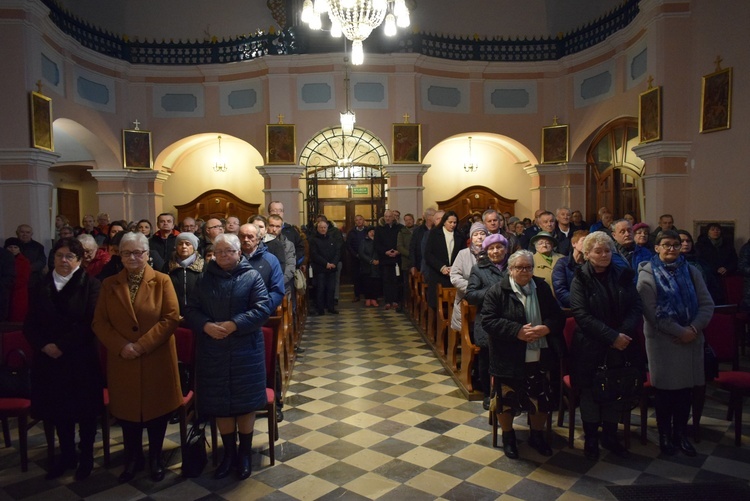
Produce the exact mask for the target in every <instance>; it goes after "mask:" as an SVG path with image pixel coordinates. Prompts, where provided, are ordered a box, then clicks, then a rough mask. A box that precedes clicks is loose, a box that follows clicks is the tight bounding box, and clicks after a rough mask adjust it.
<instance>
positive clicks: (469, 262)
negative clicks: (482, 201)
mask: <svg viewBox="0 0 750 501" xmlns="http://www.w3.org/2000/svg"><path fill="white" fill-rule="evenodd" d="M487 233H488V231H487V227H486V226H485V225H484V224H483V223H482V222H481V221H480V222H478V223H474V224H472V225H471V228H470V229H469V246H468V247H467V248H465V249H461V250H460V251H459V252H458V255H457V256H456V260H455V261H453V266H451V274H450V277H451V284H452V285H453V287H455V288H456V300H455V301H454V303H453V316H452V317H451V329H453V330H454V331H456V332H461V301H463V299H464V296H465V295H466V287H468V285H469V277H470V276H471V269H472V268H473V267H474V265H475V264H477V257H478V256H479V253H481V252H482V242H484V239H485V237H487Z"/></svg>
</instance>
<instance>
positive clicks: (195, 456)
mask: <svg viewBox="0 0 750 501" xmlns="http://www.w3.org/2000/svg"><path fill="white" fill-rule="evenodd" d="M206 445H208V441H207V440H206V423H205V422H202V423H193V425H192V426H191V427H190V430H189V431H188V435H187V440H185V445H183V446H182V476H183V477H185V478H195V477H200V475H201V473H203V468H205V467H206V464H207V463H208V454H207V453H206Z"/></svg>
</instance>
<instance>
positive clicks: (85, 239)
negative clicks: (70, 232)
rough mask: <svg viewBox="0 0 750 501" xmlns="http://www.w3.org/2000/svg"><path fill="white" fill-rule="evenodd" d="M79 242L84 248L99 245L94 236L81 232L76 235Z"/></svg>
mask: <svg viewBox="0 0 750 501" xmlns="http://www.w3.org/2000/svg"><path fill="white" fill-rule="evenodd" d="M76 238H77V239H78V241H79V242H81V245H83V247H84V248H86V249H90V248H91V247H93V248H95V249H96V248H99V246H98V245H97V243H96V240H94V237H92V236H91V235H89V234H88V233H81V234H80V235H78V236H77V237H76Z"/></svg>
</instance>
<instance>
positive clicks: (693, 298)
mask: <svg viewBox="0 0 750 501" xmlns="http://www.w3.org/2000/svg"><path fill="white" fill-rule="evenodd" d="M650 262H651V268H652V270H653V272H654V281H656V318H671V319H673V320H675V321H676V322H677V323H679V324H680V325H683V326H687V325H690V322H691V321H692V320H693V318H694V317H695V315H696V314H697V313H698V295H697V294H696V292H695V286H694V285H693V279H692V277H691V276H690V265H689V264H688V262H687V261H686V260H685V257H684V256H680V257H679V258H678V259H677V261H675V262H674V263H669V264H666V263H664V262H663V261H662V260H661V259H659V255H658V254H656V255H654V256H653V257H652V258H651V261H650Z"/></svg>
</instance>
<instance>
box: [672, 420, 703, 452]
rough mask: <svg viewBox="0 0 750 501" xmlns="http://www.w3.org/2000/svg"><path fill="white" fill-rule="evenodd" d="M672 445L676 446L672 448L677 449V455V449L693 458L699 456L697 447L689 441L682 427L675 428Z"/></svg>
mask: <svg viewBox="0 0 750 501" xmlns="http://www.w3.org/2000/svg"><path fill="white" fill-rule="evenodd" d="M672 443H673V444H674V445H673V446H672V448H673V449H675V453H677V449H680V450H681V451H682V453H683V454H685V455H686V456H689V457H691V458H692V457H695V456H697V455H698V452H697V451H696V450H695V447H693V444H691V443H690V441H689V440H688V439H687V437H686V436H685V433H684V429H683V428H681V427H677V426H675V430H674V435H672Z"/></svg>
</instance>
